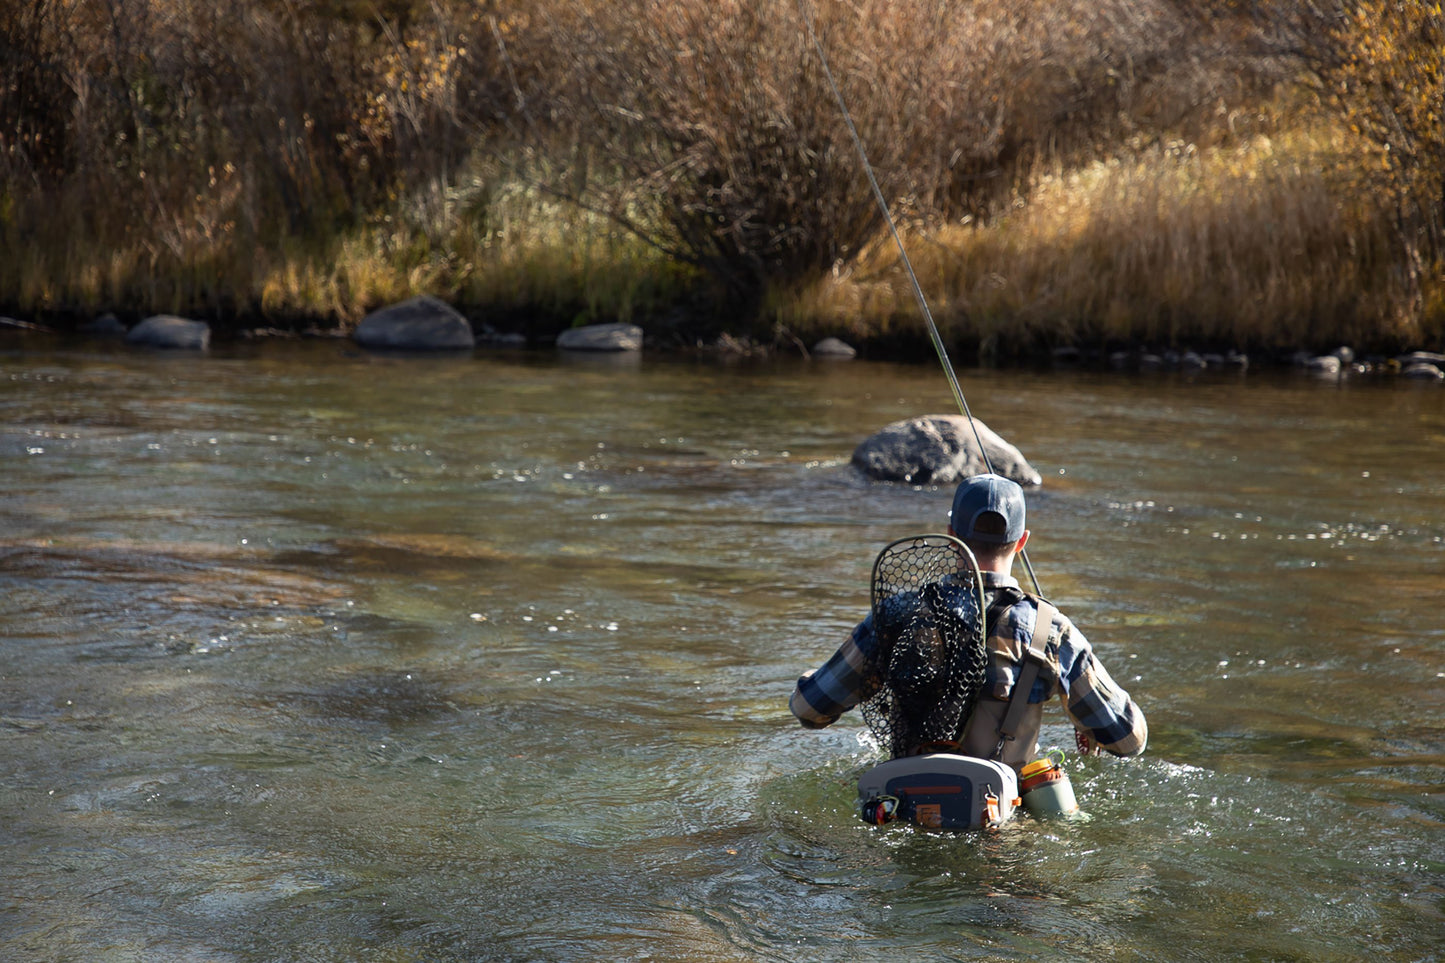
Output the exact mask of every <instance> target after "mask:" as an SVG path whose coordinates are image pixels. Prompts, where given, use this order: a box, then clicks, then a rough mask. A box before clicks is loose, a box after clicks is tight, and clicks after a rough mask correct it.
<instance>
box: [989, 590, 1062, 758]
mask: <svg viewBox="0 0 1445 963" xmlns="http://www.w3.org/2000/svg"><path fill="white" fill-rule="evenodd" d="M1034 601H1036V602H1037V603H1038V606H1039V611H1038V614H1037V615H1035V616H1034V630H1033V631H1032V632H1030V633H1029V638H1028V644H1027V645H1026V646H1025V648H1024V665H1023V668H1022V669H1021V670H1020V671H1019V677H1018V681H1017V682H1016V683H1014V691H1013V695H1011V696H1010V697H1009V703H1008V712H1006V713H1005V714H1004V717H1003V721H1002V722H1001V723H999V726H998V745H997V746H995V747H994V750H993V758H994V759H998V758H999V757H1001V756H1002V755H1003V747H1004V744H1005V743H1008V742H1012V741H1013V739H1014V737H1015V734H1016V733H1017V732H1018V728H1019V723H1020V722H1022V721H1023V718H1024V713H1025V712H1027V711H1028V707H1029V693H1031V692H1032V691H1033V689H1034V680H1036V679H1037V678H1038V677H1039V666H1041V665H1045V664H1047V663H1048V661H1049V657H1048V647H1049V645H1050V643H1052V644H1053V645H1054V646H1055V647H1056V648H1057V646H1058V643H1059V620H1058V614H1059V610H1058V609H1056V608H1055V607H1054V606H1053V603H1051V602H1047V601H1045V600H1044V599H1041V598H1035V599H1034ZM1043 626H1047V628H1046V629H1045V631H1044V632H1043V642H1042V643H1040V642H1039V629H1040V627H1043Z"/></svg>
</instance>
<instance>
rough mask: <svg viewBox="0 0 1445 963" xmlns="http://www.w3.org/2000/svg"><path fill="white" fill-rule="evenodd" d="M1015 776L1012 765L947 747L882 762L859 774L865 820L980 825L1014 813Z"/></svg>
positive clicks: (936, 825)
mask: <svg viewBox="0 0 1445 963" xmlns="http://www.w3.org/2000/svg"><path fill="white" fill-rule="evenodd" d="M1018 806H1019V786H1018V776H1017V775H1016V774H1015V773H1014V771H1013V769H1012V768H1011V767H1010V766H1006V765H1004V764H1003V763H1001V762H995V761H994V760H992V759H976V758H974V757H973V756H959V755H954V754H953V753H947V752H935V753H928V754H925V755H920V756H905V757H903V758H901V759H890V760H889V761H888V762H884V763H880V764H879V765H877V766H874V767H873V768H872V769H870V770H868V771H867V772H865V773H864V774H863V775H862V776H860V777H859V778H858V808H859V813H860V815H862V817H863V819H864V821H866V822H870V823H875V824H876V823H885V822H892V821H893V820H902V821H905V822H910V823H913V824H915V825H918V826H923V827H925V828H927V829H978V828H980V827H983V826H997V825H999V824H1001V823H1004V822H1007V821H1008V820H1009V819H1010V818H1012V816H1013V813H1014V810H1015V809H1016V808H1018Z"/></svg>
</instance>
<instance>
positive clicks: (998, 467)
mask: <svg viewBox="0 0 1445 963" xmlns="http://www.w3.org/2000/svg"><path fill="white" fill-rule="evenodd" d="M974 424H975V425H977V426H978V436H979V438H981V439H983V444H984V448H985V450H986V451H987V452H988V459H989V461H990V462H992V464H993V470H994V472H996V473H997V474H1000V475H1003V476H1004V477H1005V478H1011V479H1013V480H1014V481H1016V482H1018V483H1019V484H1020V485H1037V484H1039V483H1040V482H1041V481H1042V480H1043V479H1042V478H1040V477H1039V473H1038V472H1037V471H1035V470H1034V467H1033V466H1032V465H1030V464H1029V463H1028V459H1026V458H1024V456H1023V455H1022V454H1021V453H1020V452H1019V450H1018V449H1017V448H1015V447H1014V446H1013V445H1011V444H1009V443H1008V442H1006V441H1004V440H1003V439H1002V438H1001V437H999V436H998V434H997V433H995V432H994V431H993V430H992V429H990V428H989V427H988V425H985V424H984V423H983V422H981V421H978V420H977V419H974ZM853 464H855V465H857V466H858V467H859V468H860V469H862V470H863V472H864V473H865V474H867V475H868V476H869V477H871V478H877V479H881V480H883V481H902V482H910V483H912V484H915V485H952V484H954V483H956V482H958V481H961V480H963V479H964V478H967V477H969V476H970V475H978V474H981V473H983V472H985V471H988V468H987V466H985V464H984V460H983V455H982V454H981V453H980V452H979V450H978V442H977V441H975V440H974V434H973V427H972V426H970V424H969V421H968V419H967V418H965V417H963V416H962V415H924V416H923V417H921V418H909V419H908V420H906V421H895V422H894V423H893V424H891V425H888V426H887V427H885V428H883V429H881V430H879V431H877V432H875V433H874V434H872V435H870V436H869V437H867V438H865V439H864V440H863V442H862V443H861V444H860V445H859V446H858V447H857V448H856V449H854V451H853Z"/></svg>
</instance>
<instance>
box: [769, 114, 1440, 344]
mask: <svg viewBox="0 0 1445 963" xmlns="http://www.w3.org/2000/svg"><path fill="white" fill-rule="evenodd" d="M1349 151H1350V145H1349V144H1348V142H1347V140H1346V139H1344V138H1343V136H1342V135H1339V134H1336V133H1334V132H1330V131H1323V132H1321V131H1308V130H1302V131H1296V132H1293V133H1291V134H1289V135H1282V136H1280V137H1277V138H1276V139H1274V140H1271V139H1270V138H1267V137H1263V136H1259V137H1254V138H1251V139H1249V140H1247V141H1245V142H1243V143H1240V144H1238V145H1233V146H1228V147H1211V148H1197V147H1195V146H1193V145H1190V144H1185V143H1173V144H1168V145H1163V146H1155V147H1151V148H1148V149H1146V150H1143V151H1141V152H1140V153H1138V154H1136V155H1134V156H1129V157H1125V158H1111V159H1108V160H1103V161H1098V162H1095V163H1092V164H1089V165H1087V166H1085V167H1082V168H1079V169H1076V170H1068V171H1054V172H1050V173H1048V174H1045V175H1043V176H1041V177H1040V178H1039V179H1038V186H1037V188H1036V189H1035V190H1033V191H1032V192H1031V193H1030V194H1029V195H1028V196H1027V197H1025V198H1021V199H1020V201H1019V203H1018V204H1017V205H1016V208H1015V210H1013V211H1012V212H1011V213H1009V214H1008V215H1007V216H1005V217H1002V218H999V219H997V220H995V221H994V222H993V223H991V224H987V225H979V224H974V223H955V224H946V225H941V226H931V227H929V226H924V227H917V226H915V227H914V228H913V229H911V230H910V231H909V232H908V237H907V242H906V244H907V247H908V251H909V256H910V259H911V260H912V262H913V264H914V267H915V270H916V271H917V273H918V276H919V279H920V282H921V284H922V286H923V289H924V291H925V294H926V296H927V297H928V300H929V303H930V306H931V307H932V309H933V311H934V314H935V316H936V317H937V319H938V320H939V322H940V325H941V327H943V329H944V330H945V331H946V332H947V334H948V336H949V337H951V338H954V339H965V340H970V341H976V342H979V343H981V344H984V345H987V344H989V342H990V339H997V338H1006V339H1009V340H1011V341H1013V342H1016V343H1025V344H1026V343H1030V342H1048V343H1055V344H1057V343H1073V342H1080V341H1111V340H1112V341H1119V342H1139V341H1142V342H1146V343H1150V342H1152V343H1156V344H1167V345H1188V344H1193V345H1200V346H1202V345H1229V346H1234V345H1239V346H1245V345H1302V344H1323V343H1327V342H1330V341H1339V342H1342V343H1352V342H1355V341H1358V340H1360V339H1366V338H1375V339H1381V338H1383V339H1385V340H1398V341H1400V342H1405V343H1408V342H1411V341H1418V340H1421V339H1424V338H1427V337H1430V336H1432V335H1436V334H1438V332H1439V326H1440V315H1441V311H1440V301H1441V294H1440V292H1441V286H1440V284H1439V275H1438V273H1437V275H1436V283H1435V284H1434V285H1433V286H1432V287H1431V288H1430V297H1431V298H1433V301H1432V302H1431V304H1432V305H1433V307H1427V308H1426V309H1425V310H1424V311H1423V312H1421V313H1419V314H1412V312H1411V311H1410V310H1409V306H1408V305H1406V304H1404V303H1402V302H1401V301H1400V295H1399V288H1398V285H1397V284H1396V283H1395V280H1396V279H1395V277H1394V274H1393V272H1394V270H1395V265H1394V262H1393V260H1392V257H1393V254H1392V252H1391V249H1390V237H1389V230H1390V224H1389V222H1388V220H1387V215H1386V212H1385V211H1382V210H1380V209H1379V208H1378V207H1376V206H1372V205H1371V203H1370V202H1369V198H1368V197H1367V196H1366V197H1359V196H1356V195H1352V194H1351V193H1350V192H1349V190H1348V187H1349V185H1348V184H1347V183H1345V182H1344V181H1343V179H1342V177H1341V176H1340V175H1338V174H1335V173H1333V172H1335V171H1337V170H1349V169H1350V165H1349V163H1348V162H1349V161H1350V159H1351V155H1350V153H1349ZM912 301H913V296H912V292H911V289H910V287H909V286H908V285H907V282H906V278H905V277H904V276H903V274H902V271H901V269H900V267H899V259H898V255H897V251H896V248H895V247H894V245H892V244H891V243H889V244H881V243H879V244H874V245H873V246H872V247H870V249H869V250H868V252H866V253H865V255H864V256H863V257H862V258H860V259H859V261H858V263H857V264H856V265H855V266H854V267H852V268H851V269H848V270H846V271H837V272H834V274H833V275H832V276H829V277H826V278H824V279H822V280H820V281H819V282H817V283H816V284H814V285H812V286H809V287H806V288H804V289H802V290H801V291H797V292H794V293H792V294H791V295H788V296H786V297H779V298H777V299H775V302H774V303H775V310H776V312H777V315H778V317H779V318H780V319H783V320H785V321H786V323H788V324H789V325H790V327H793V328H794V329H800V330H802V331H806V332H808V333H822V332H823V331H825V330H828V329H833V330H844V331H852V332H854V333H858V334H868V333H876V334H886V333H887V332H888V331H889V329H890V326H891V325H894V324H896V323H907V322H900V321H899V320H898V319H901V318H904V317H906V316H908V315H909V314H910V313H912V314H913V316H914V317H915V318H916V315H917V312H916V309H915V308H914V307H913V303H912Z"/></svg>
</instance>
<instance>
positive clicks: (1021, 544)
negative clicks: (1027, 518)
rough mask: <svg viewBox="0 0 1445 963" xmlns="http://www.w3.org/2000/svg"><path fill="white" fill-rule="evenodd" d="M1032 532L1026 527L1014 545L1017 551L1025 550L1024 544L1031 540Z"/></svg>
mask: <svg viewBox="0 0 1445 963" xmlns="http://www.w3.org/2000/svg"><path fill="white" fill-rule="evenodd" d="M1030 534H1032V533H1031V532H1030V531H1029V530H1028V529H1027V528H1026V529H1024V533H1023V534H1022V535H1020V536H1019V540H1018V544H1017V545H1015V546H1014V551H1015V552H1022V551H1023V550H1024V544H1025V543H1026V542H1027V541H1028V540H1029V535H1030Z"/></svg>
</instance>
